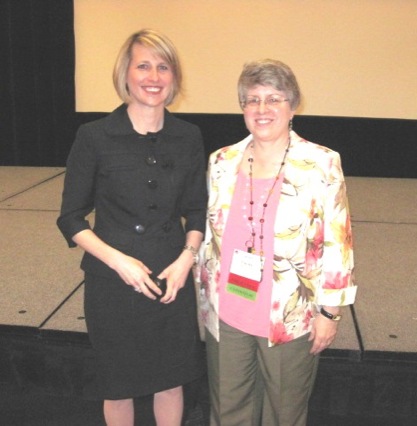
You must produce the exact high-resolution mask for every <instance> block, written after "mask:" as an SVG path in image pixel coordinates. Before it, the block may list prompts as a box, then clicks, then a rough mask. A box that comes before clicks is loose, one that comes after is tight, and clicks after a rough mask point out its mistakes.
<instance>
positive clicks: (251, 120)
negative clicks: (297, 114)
mask: <svg viewBox="0 0 417 426" xmlns="http://www.w3.org/2000/svg"><path fill="white" fill-rule="evenodd" d="M271 96H279V97H280V98H281V99H286V98H287V96H286V93H285V92H283V91H279V90H276V89H275V88H274V87H272V86H261V85H256V86H254V87H251V88H249V89H248V90H247V92H246V99H250V98H258V99H260V100H261V102H260V103H259V105H254V106H245V107H243V116H244V118H245V123H246V127H247V129H248V130H249V132H250V133H251V134H252V135H253V138H254V141H255V142H257V141H259V142H275V141H277V140H279V139H281V138H288V128H289V122H290V120H291V119H292V118H293V116H294V111H293V110H291V106H290V103H289V102H288V101H284V102H277V104H276V105H273V106H272V105H267V104H266V103H265V100H266V99H268V98H270V97H271Z"/></svg>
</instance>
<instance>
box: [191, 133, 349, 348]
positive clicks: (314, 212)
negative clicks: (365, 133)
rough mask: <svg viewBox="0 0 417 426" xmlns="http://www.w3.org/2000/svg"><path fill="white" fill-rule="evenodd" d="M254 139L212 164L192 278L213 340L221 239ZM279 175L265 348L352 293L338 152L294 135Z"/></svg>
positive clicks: (294, 334)
mask: <svg viewBox="0 0 417 426" xmlns="http://www.w3.org/2000/svg"><path fill="white" fill-rule="evenodd" d="M251 140H252V136H251V135H249V136H248V137H246V138H245V139H244V140H243V141H241V142H239V143H237V144H235V145H231V146H228V147H224V148H221V149H219V150H217V151H215V152H214V153H212V154H211V155H210V159H209V169H208V188H209V204H208V213H207V227H206V235H205V239H204V242H203V244H202V245H201V249H200V265H199V268H197V270H196V274H197V279H198V280H199V281H200V302H201V307H200V314H201V316H202V321H203V323H204V324H205V326H206V327H207V328H208V330H209V331H210V333H211V334H212V335H213V336H214V337H215V338H216V339H217V340H218V339H219V332H218V330H219V316H218V312H219V288H218V286H219V275H220V262H221V247H222V235H223V231H224V228H225V224H226V221H227V217H228V213H229V210H230V204H231V201H232V197H233V191H234V188H235V183H236V179H237V173H238V169H239V165H240V162H241V160H242V157H243V153H244V151H245V148H246V147H247V145H248V144H249V143H250V142H251ZM284 174H285V175H284V181H283V184H282V188H281V195H280V201H279V207H278V210H277V213H276V219H275V224H274V259H273V288H272V294H271V308H270V325H269V333H268V334H269V345H270V346H274V345H277V344H282V343H286V342H289V341H291V340H294V339H296V338H298V337H300V336H302V335H304V334H306V333H309V332H310V331H311V328H312V324H313V321H314V317H315V315H316V314H317V312H318V309H319V307H320V306H343V305H348V304H352V303H353V302H354V299H355V296H356V288H357V287H356V286H355V284H354V283H353V252H352V232H351V222H350V215H349V208H348V201H347V197H346V186H345V181H344V176H343V171H342V168H341V162H340V156H339V154H338V153H337V152H335V151H332V150H330V149H328V148H326V147H323V146H320V145H317V144H314V143H312V142H308V141H306V140H304V139H302V138H300V137H299V136H298V135H297V134H296V133H295V132H293V131H292V132H291V147H290V150H289V152H288V154H287V160H286V164H285V166H284Z"/></svg>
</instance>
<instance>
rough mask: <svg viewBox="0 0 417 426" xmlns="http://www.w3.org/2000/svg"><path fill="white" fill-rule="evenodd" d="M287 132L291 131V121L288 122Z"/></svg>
mask: <svg viewBox="0 0 417 426" xmlns="http://www.w3.org/2000/svg"><path fill="white" fill-rule="evenodd" d="M288 130H289V131H290V132H291V130H292V119H291V120H290V122H289V123H288Z"/></svg>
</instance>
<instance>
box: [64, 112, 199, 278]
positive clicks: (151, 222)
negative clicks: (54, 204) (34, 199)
mask: <svg viewBox="0 0 417 426" xmlns="http://www.w3.org/2000/svg"><path fill="white" fill-rule="evenodd" d="M206 203H207V187H206V174H205V156H204V146H203V142H202V137H201V132H200V130H199V128H198V127H196V126H195V125H193V124H190V123H187V122H185V121H183V120H180V119H178V118H176V117H174V116H173V115H172V114H170V113H169V112H168V111H167V110H165V118H164V127H163V129H162V130H161V131H160V132H158V133H156V134H148V135H139V134H138V133H137V132H135V130H134V129H133V126H132V123H131V121H130V119H129V117H128V114H127V110H126V105H121V106H120V107H119V108H117V109H116V110H115V111H113V112H112V113H111V114H109V115H108V116H107V117H105V118H103V119H101V120H97V121H94V122H91V123H87V124H84V125H82V126H81V127H80V129H79V130H78V132H77V136H76V140H75V142H74V145H73V147H72V149H71V152H70V155H69V157H68V161H67V171H66V176H65V183H64V191H63V197H62V207H61V214H60V216H59V218H58V220H57V224H58V227H59V229H60V230H61V232H62V233H63V235H64V237H65V238H66V240H67V242H68V245H69V246H70V247H74V246H75V243H74V242H73V241H72V237H73V236H74V235H75V234H77V233H78V232H80V231H82V230H84V229H90V228H91V227H92V228H93V230H94V232H95V233H96V234H97V235H98V236H99V237H100V238H101V239H102V240H104V241H105V242H107V243H108V244H109V245H111V246H112V247H114V248H116V249H118V250H121V251H122V252H124V253H126V254H128V255H131V256H134V257H136V258H138V259H140V260H144V261H145V264H147V266H149V267H151V268H153V267H154V266H152V264H153V265H158V266H157V267H158V268H159V269H162V268H163V267H165V266H167V264H169V263H170V262H171V261H172V260H173V259H174V258H175V256H177V255H178V254H179V253H180V251H181V249H182V246H183V245H184V241H185V237H184V235H185V234H184V231H185V232H187V231H190V230H198V231H201V232H204V229H205V219H206ZM93 210H94V222H95V223H94V226H92V225H91V224H90V221H89V220H88V218H86V216H88V215H89V214H90V213H91V212H93ZM89 218H90V220H91V216H89ZM181 218H184V220H185V221H184V222H182V221H181ZM182 223H185V229H184V227H183V225H182ZM170 248H173V249H174V252H171V253H168V252H170V251H172V250H169V249H170ZM165 252H167V254H166V256H165V254H164V253H165ZM158 256H159V257H160V258H164V257H165V258H166V260H163V259H156V258H158ZM146 262H147V263H146ZM164 265H165V266H164ZM81 266H82V268H83V269H84V270H85V271H88V272H92V273H96V274H99V275H104V276H115V272H114V271H112V270H111V269H110V268H108V267H107V266H106V265H105V264H103V263H102V262H100V261H99V260H98V259H97V258H95V257H93V256H91V255H89V254H88V253H86V254H85V255H84V257H83V261H82V264H81Z"/></svg>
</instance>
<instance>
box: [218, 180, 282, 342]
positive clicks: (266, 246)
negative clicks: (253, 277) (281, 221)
mask: <svg viewBox="0 0 417 426" xmlns="http://www.w3.org/2000/svg"><path fill="white" fill-rule="evenodd" d="M283 177H284V175H283V173H281V175H280V177H279V179H278V181H277V183H276V185H275V187H274V190H273V192H272V194H271V196H270V198H269V201H268V206H267V207H266V210H265V217H264V219H265V222H264V226H263V234H264V239H263V251H264V256H265V263H264V271H263V277H262V281H261V283H260V285H259V289H258V294H257V297H256V300H255V301H251V300H248V299H245V298H244V297H240V296H237V295H235V294H232V293H229V292H227V291H226V285H227V279H228V276H229V270H230V265H231V261H232V255H233V250H235V249H239V250H244V251H246V250H247V247H246V242H247V241H248V240H251V239H252V237H251V226H250V222H249V220H248V216H249V215H250V214H249V212H250V204H249V201H250V178H249V176H247V175H245V174H244V173H243V172H239V173H238V177H237V182H236V187H235V191H234V194H233V199H232V203H231V206H230V212H229V216H228V220H227V223H226V225H225V229H224V234H223V239H222V254H221V256H222V262H221V270H220V288H219V310H220V319H221V320H222V321H224V322H225V323H226V324H229V325H230V326H232V327H234V328H236V329H238V330H240V331H243V332H244V333H247V334H251V335H254V336H259V337H266V338H268V337H269V333H268V332H269V316H270V310H271V291H272V259H273V244H274V222H275V215H276V211H277V208H278V203H279V196H280V192H281V186H282V181H283ZM274 180H275V177H273V178H270V179H252V185H253V190H252V192H253V201H254V204H253V218H254V228H255V232H256V237H255V250H256V253H257V254H259V249H260V240H259V234H260V225H259V220H260V219H261V217H262V209H263V207H262V205H263V203H264V202H265V200H266V198H267V196H268V192H269V191H270V189H271V187H272V185H273V183H274Z"/></svg>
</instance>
